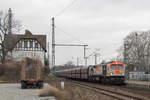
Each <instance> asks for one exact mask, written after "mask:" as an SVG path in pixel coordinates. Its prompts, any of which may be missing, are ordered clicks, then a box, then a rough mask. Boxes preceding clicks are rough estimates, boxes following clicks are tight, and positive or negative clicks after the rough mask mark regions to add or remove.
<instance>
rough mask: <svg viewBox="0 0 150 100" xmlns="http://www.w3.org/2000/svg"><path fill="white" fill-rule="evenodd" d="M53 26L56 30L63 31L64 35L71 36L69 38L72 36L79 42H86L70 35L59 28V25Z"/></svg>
mask: <svg viewBox="0 0 150 100" xmlns="http://www.w3.org/2000/svg"><path fill="white" fill-rule="evenodd" d="M55 28H56V29H57V30H59V31H61V32H62V33H64V34H65V35H67V36H69V37H71V38H73V39H75V40H77V41H79V42H81V43H82V44H86V43H84V42H83V41H81V40H79V39H78V38H76V37H74V36H72V35H70V34H69V33H68V32H66V31H64V30H63V29H62V28H60V27H58V26H55Z"/></svg>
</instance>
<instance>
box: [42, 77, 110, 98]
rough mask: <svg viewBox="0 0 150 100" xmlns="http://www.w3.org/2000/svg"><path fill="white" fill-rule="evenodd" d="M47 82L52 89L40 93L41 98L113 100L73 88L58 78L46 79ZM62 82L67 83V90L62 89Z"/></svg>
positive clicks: (66, 81)
mask: <svg viewBox="0 0 150 100" xmlns="http://www.w3.org/2000/svg"><path fill="white" fill-rule="evenodd" d="M45 81H46V82H47V83H49V84H50V87H46V88H45V89H43V90H41V91H40V96H54V97H55V98H56V99H57V100H113V99H112V98H109V97H106V96H104V95H98V94H96V93H95V92H92V91H89V90H87V89H83V88H80V87H77V86H73V85H72V84H71V82H68V80H65V79H62V78H57V77H55V76H52V75H51V76H47V77H45ZM61 81H64V82H65V89H64V90H62V89H61V87H60V83H61Z"/></svg>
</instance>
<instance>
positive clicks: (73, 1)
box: [54, 0, 77, 17]
mask: <svg viewBox="0 0 150 100" xmlns="http://www.w3.org/2000/svg"><path fill="white" fill-rule="evenodd" d="M76 1H77V0H72V2H71V3H69V4H68V5H67V6H66V7H64V8H63V9H62V10H61V11H60V12H58V13H57V14H56V15H55V16H54V17H58V16H60V15H61V14H63V13H64V12H65V11H66V10H67V9H69V8H70V7H71V6H72V5H73V4H74V3H75V2H76Z"/></svg>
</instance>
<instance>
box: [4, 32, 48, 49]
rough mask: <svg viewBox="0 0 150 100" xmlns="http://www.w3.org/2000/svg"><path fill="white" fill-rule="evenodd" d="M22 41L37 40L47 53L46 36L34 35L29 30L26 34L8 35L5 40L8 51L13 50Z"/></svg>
mask: <svg viewBox="0 0 150 100" xmlns="http://www.w3.org/2000/svg"><path fill="white" fill-rule="evenodd" d="M21 39H36V40H37V41H38V42H39V43H40V44H41V46H42V47H43V49H44V51H45V52H46V35H33V34H32V33H31V32H30V31H29V30H25V34H8V35H7V36H6V38H5V47H6V50H7V51H11V50H13V48H14V47H15V45H16V44H17V42H18V41H20V40H21Z"/></svg>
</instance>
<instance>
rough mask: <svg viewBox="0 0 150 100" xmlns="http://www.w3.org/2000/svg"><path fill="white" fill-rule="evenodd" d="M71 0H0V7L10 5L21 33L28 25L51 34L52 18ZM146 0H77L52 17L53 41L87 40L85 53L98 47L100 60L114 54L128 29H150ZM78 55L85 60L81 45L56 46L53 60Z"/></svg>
mask: <svg viewBox="0 0 150 100" xmlns="http://www.w3.org/2000/svg"><path fill="white" fill-rule="evenodd" d="M70 3H71V0H0V8H1V9H0V10H3V11H7V10H8V8H12V11H13V13H14V14H15V17H16V19H19V20H21V21H22V24H23V30H22V31H21V33H24V30H25V29H28V30H30V31H31V32H32V33H33V34H47V35H48V36H51V18H52V17H53V16H54V17H55V16H56V15H58V14H59V13H60V12H61V10H62V9H64V8H65V7H66V6H68V5H69V4H70ZM149 4H150V0H76V1H75V2H74V3H73V4H72V5H71V6H70V7H69V8H67V9H65V11H64V12H63V13H61V14H59V15H58V16H56V18H55V24H56V27H58V29H57V28H56V43H65V44H66V43H68V44H83V43H86V44H88V45H89V46H88V48H91V49H92V50H87V55H88V54H90V53H91V52H92V51H93V50H94V49H95V48H100V49H101V50H100V53H101V56H100V57H99V61H100V60H109V59H111V58H114V57H116V56H117V52H116V50H117V49H118V48H119V47H120V46H121V45H122V43H123V39H124V38H125V36H127V35H128V34H129V32H132V31H141V30H149V29H150V6H149ZM60 29H63V30H64V31H66V32H67V33H68V34H70V35H66V34H64V33H63V32H62V31H60ZM79 40H80V41H82V42H80V41H79ZM47 41H49V42H51V39H48V40H47ZM50 50H51V49H50ZM50 52H51V51H50ZM77 57H79V59H80V64H84V60H83V48H82V47H56V64H64V63H65V62H67V61H68V60H72V61H74V63H76V58H77ZM93 59H94V57H91V58H89V62H88V64H94V60H93Z"/></svg>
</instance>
